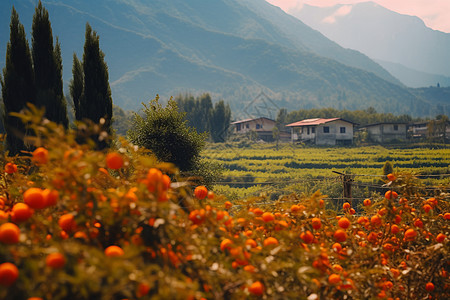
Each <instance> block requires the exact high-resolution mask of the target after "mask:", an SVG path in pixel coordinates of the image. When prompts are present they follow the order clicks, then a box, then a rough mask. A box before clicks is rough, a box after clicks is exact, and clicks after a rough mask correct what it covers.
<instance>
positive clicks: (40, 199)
mask: <svg viewBox="0 0 450 300" xmlns="http://www.w3.org/2000/svg"><path fill="white" fill-rule="evenodd" d="M23 201H24V202H25V203H26V204H27V205H28V206H29V207H31V208H33V209H42V208H44V207H45V198H44V194H43V191H42V190H41V189H40V188H34V187H32V188H29V189H28V190H26V191H25V193H23Z"/></svg>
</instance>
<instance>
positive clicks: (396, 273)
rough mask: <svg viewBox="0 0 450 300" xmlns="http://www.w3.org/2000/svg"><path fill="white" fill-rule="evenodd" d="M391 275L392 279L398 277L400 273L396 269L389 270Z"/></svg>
mask: <svg viewBox="0 0 450 300" xmlns="http://www.w3.org/2000/svg"><path fill="white" fill-rule="evenodd" d="M391 273H392V276H394V278H397V277H398V276H400V271H399V270H398V269H394V268H391Z"/></svg>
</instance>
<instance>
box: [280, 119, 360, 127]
mask: <svg viewBox="0 0 450 300" xmlns="http://www.w3.org/2000/svg"><path fill="white" fill-rule="evenodd" d="M336 120H342V119H340V118H331V119H322V118H315V119H306V120H302V121H299V122H295V123H291V124H288V125H286V126H288V127H300V126H314V125H320V124H325V123H328V122H331V121H336ZM343 121H345V120H343ZM350 123H351V122H350Z"/></svg>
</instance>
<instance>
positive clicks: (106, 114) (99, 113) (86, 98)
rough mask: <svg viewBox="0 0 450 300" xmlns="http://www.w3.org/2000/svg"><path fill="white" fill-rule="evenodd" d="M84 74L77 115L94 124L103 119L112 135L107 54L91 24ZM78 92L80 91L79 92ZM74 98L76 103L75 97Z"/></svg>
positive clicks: (87, 35)
mask: <svg viewBox="0 0 450 300" xmlns="http://www.w3.org/2000/svg"><path fill="white" fill-rule="evenodd" d="M74 67H75V63H74ZM83 74H84V84H83V87H84V89H83V93H82V95H81V97H80V98H79V105H78V106H77V105H75V109H78V111H77V112H76V113H75V115H76V116H77V119H78V120H82V119H89V120H91V121H92V122H94V123H99V121H100V119H102V118H103V119H104V120H105V122H104V128H105V130H106V132H108V133H109V134H110V133H111V132H112V130H111V119H112V98H111V88H110V87H109V81H108V77H109V75H108V66H107V65H106V63H105V54H104V53H103V52H102V51H101V50H100V38H99V36H98V35H97V33H96V32H95V31H93V30H92V28H91V26H90V25H89V23H87V24H86V35H85V44H84V54H83ZM75 80H78V78H77V79H75V78H74V81H73V82H75ZM77 92H79V91H78V90H77ZM73 98H74V103H76V99H75V97H73Z"/></svg>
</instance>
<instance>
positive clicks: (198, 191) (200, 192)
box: [194, 185, 208, 200]
mask: <svg viewBox="0 0 450 300" xmlns="http://www.w3.org/2000/svg"><path fill="white" fill-rule="evenodd" d="M194 195H195V197H196V198H197V199H200V200H202V199H205V197H206V195H208V189H207V188H206V187H205V186H203V185H200V186H198V187H196V188H195V190H194Z"/></svg>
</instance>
